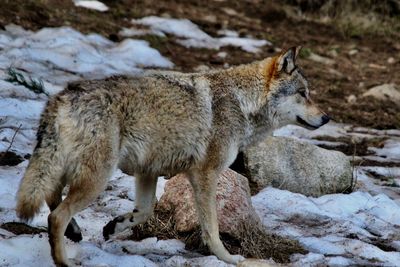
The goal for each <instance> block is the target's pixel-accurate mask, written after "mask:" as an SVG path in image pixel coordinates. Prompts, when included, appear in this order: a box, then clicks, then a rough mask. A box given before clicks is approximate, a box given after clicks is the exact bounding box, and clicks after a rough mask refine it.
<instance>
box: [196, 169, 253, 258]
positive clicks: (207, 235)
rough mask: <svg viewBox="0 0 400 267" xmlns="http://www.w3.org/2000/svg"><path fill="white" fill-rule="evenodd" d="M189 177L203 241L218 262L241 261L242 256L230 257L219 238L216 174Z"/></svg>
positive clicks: (208, 172)
mask: <svg viewBox="0 0 400 267" xmlns="http://www.w3.org/2000/svg"><path fill="white" fill-rule="evenodd" d="M189 177H190V183H191V185H192V187H193V191H194V197H195V203H196V208H197V214H198V216H199V221H200V225H201V230H202V237H203V241H204V242H205V243H206V244H207V245H208V247H209V249H210V250H211V252H212V253H214V254H215V256H217V257H218V258H219V259H220V260H223V261H225V262H228V263H233V264H237V263H238V262H240V261H243V260H244V259H245V258H244V257H243V256H241V255H231V254H230V253H229V252H228V251H227V250H226V248H225V247H224V245H223V244H222V241H221V239H220V238H219V230H218V220H217V206H216V192H217V181H218V173H217V172H215V171H205V172H198V173H196V172H194V173H191V174H189Z"/></svg>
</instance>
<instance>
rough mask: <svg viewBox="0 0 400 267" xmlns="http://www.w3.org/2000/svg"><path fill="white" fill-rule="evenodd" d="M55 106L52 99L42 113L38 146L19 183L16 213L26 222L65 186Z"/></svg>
mask: <svg viewBox="0 0 400 267" xmlns="http://www.w3.org/2000/svg"><path fill="white" fill-rule="evenodd" d="M54 105H55V103H54V102H53V103H50V102H49V104H48V106H47V108H46V110H45V111H44V112H43V114H42V117H41V120H40V126H39V130H38V133H37V145H36V148H35V150H34V152H33V155H32V157H31V159H30V162H29V165H28V168H27V169H26V171H25V174H24V177H23V178H22V181H21V184H20V186H19V190H18V194H17V206H16V212H17V216H18V217H19V218H21V219H22V220H25V221H26V220H30V219H32V218H33V217H34V216H35V215H36V214H37V213H38V212H39V210H40V207H41V205H42V204H43V201H44V200H47V199H52V197H53V196H54V194H55V193H56V192H57V190H58V191H59V190H60V187H61V186H63V185H62V179H61V177H62V175H63V169H64V167H63V164H62V160H61V157H60V153H61V151H60V149H59V147H58V146H59V145H58V136H59V135H58V129H56V126H55V119H56V116H57V110H56V109H54ZM61 188H62V187H61Z"/></svg>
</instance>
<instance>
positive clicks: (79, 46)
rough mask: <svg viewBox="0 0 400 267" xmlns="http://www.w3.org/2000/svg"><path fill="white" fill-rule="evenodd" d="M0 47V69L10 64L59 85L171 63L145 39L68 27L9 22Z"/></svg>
mask: <svg viewBox="0 0 400 267" xmlns="http://www.w3.org/2000/svg"><path fill="white" fill-rule="evenodd" d="M3 39H4V40H5V41H4V42H1V40H3ZM0 48H1V49H2V50H1V53H0V71H1V70H2V71H5V70H6V69H7V68H9V67H10V65H11V67H13V68H15V69H18V70H21V71H23V72H25V73H28V74H30V75H32V76H33V77H34V78H41V79H42V80H44V81H46V82H50V83H51V84H56V85H62V86H65V84H66V83H67V82H70V81H74V80H79V79H82V78H87V79H89V78H90V79H95V78H104V77H106V76H111V75H114V74H134V73H138V72H140V71H141V68H143V67H161V68H170V67H172V66H173V64H172V62H171V61H170V60H168V59H167V58H165V57H163V56H162V55H161V54H160V53H159V52H158V51H157V50H155V49H153V48H151V47H150V46H149V44H148V42H146V41H143V40H133V39H125V40H123V41H122V42H120V43H114V42H112V41H110V40H108V39H106V38H104V37H102V36H101V35H98V34H88V35H84V34H82V33H80V32H78V31H76V30H74V29H72V28H70V27H60V28H43V29H41V30H39V31H37V32H30V31H25V30H23V29H22V28H21V27H19V26H15V25H9V26H6V30H5V31H0Z"/></svg>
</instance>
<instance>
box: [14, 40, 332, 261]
mask: <svg viewBox="0 0 400 267" xmlns="http://www.w3.org/2000/svg"><path fill="white" fill-rule="evenodd" d="M299 51H300V47H293V48H290V49H287V50H285V51H283V52H282V53H280V54H278V55H276V56H273V57H268V58H265V59H264V60H261V61H256V62H253V63H250V64H246V65H240V66H236V67H232V68H229V69H223V70H214V71H210V72H205V73H186V74H184V73H179V72H168V71H163V72H161V71H160V72H157V71H155V72H151V73H149V74H146V75H142V76H138V77H125V76H115V77H110V78H107V79H103V80H91V81H82V82H77V83H73V84H70V85H69V86H68V87H67V88H66V89H65V90H64V91H62V92H60V93H59V94H57V95H55V96H53V97H51V98H50V99H49V101H48V103H47V106H46V108H45V110H44V112H43V113H42V115H41V120H40V124H39V128H38V132H37V145H36V148H35V149H34V152H33V154H32V157H31V159H30V162H29V165H28V167H27V169H26V172H25V174H24V177H23V179H22V181H21V184H20V187H19V191H18V194H17V206H16V212H17V215H18V216H19V217H20V218H21V219H23V220H29V219H31V218H33V217H34V216H35V214H37V212H38V211H39V209H40V207H41V205H42V203H43V202H46V203H47V205H48V206H49V208H50V210H51V213H50V215H49V216H48V234H49V243H50V246H51V254H52V257H53V260H54V262H55V264H56V265H57V266H69V265H71V261H70V260H69V259H68V258H67V255H66V251H65V248H64V241H63V239H64V234H65V235H66V236H67V237H69V238H70V239H72V240H75V241H80V240H81V239H82V235H81V233H80V229H79V226H78V225H77V223H76V221H75V220H74V219H73V216H74V214H76V213H77V212H79V211H81V210H82V209H84V208H86V207H87V206H88V205H89V204H90V203H91V202H93V201H94V200H95V199H96V198H97V196H98V195H99V194H100V193H101V192H102V191H103V190H104V189H105V187H106V184H107V180H108V178H109V177H110V176H111V174H112V173H113V171H114V170H115V169H116V168H120V169H121V170H122V171H123V172H124V173H126V174H129V175H132V176H135V177H136V179H135V183H136V185H135V188H136V196H137V197H136V200H135V205H136V207H135V208H134V209H133V210H132V212H130V213H127V214H124V215H121V216H118V217H116V218H115V219H113V220H112V221H110V222H109V223H108V224H107V225H106V226H105V227H104V228H103V235H104V238H105V239H108V238H110V237H113V236H116V235H118V234H119V233H122V232H124V231H127V229H130V228H131V227H132V226H134V225H137V224H140V223H143V222H145V221H146V220H147V219H148V218H149V217H150V216H151V215H152V213H153V209H154V206H155V203H156V197H155V191H156V184H157V177H159V176H173V175H176V174H178V173H185V174H186V175H187V176H188V177H189V180H190V183H191V186H192V187H193V190H194V197H195V203H196V208H197V212H198V216H199V220H200V225H201V229H202V237H203V240H204V242H205V243H206V244H207V245H208V247H209V248H210V250H211V252H212V253H214V254H215V255H216V256H217V257H218V258H219V259H221V260H223V261H225V262H228V263H233V264H236V263H238V262H240V261H242V260H244V257H242V256H241V255H231V254H230V253H229V252H228V251H227V250H226V248H225V247H224V245H223V244H222V242H221V240H220V238H219V231H218V221H217V213H216V185H217V177H218V175H219V174H220V173H221V172H222V171H224V170H225V169H227V168H228V167H229V166H230V165H231V164H232V163H233V161H234V160H235V158H236V156H237V154H238V152H239V151H242V150H244V149H245V148H246V147H247V146H249V145H252V144H254V143H256V142H258V141H260V140H262V139H263V138H265V137H266V135H268V134H269V133H271V131H272V130H273V129H276V128H278V127H281V126H284V125H287V124H298V125H301V126H304V127H306V128H311V129H315V128H318V127H320V126H322V125H324V124H325V123H327V122H328V121H329V116H328V115H326V114H325V113H324V112H322V111H321V110H320V109H319V108H318V107H317V106H316V105H315V104H314V103H313V102H312V101H311V99H310V93H309V86H308V82H307V79H306V77H305V76H304V74H303V72H302V71H301V69H300V68H299V67H298V66H297V64H296V58H297V57H298V54H299ZM66 185H69V191H68V193H67V196H66V198H65V199H64V200H63V199H62V197H61V196H62V190H63V188H64V187H65V186H66Z"/></svg>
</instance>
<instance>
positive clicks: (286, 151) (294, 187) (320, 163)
mask: <svg viewBox="0 0 400 267" xmlns="http://www.w3.org/2000/svg"><path fill="white" fill-rule="evenodd" d="M244 165H245V169H246V172H247V175H248V178H249V179H250V180H251V181H252V182H254V183H255V184H256V185H257V187H258V188H264V187H266V186H273V187H276V188H280V189H285V190H289V191H291V192H296V193H301V194H304V195H306V196H321V195H324V194H330V193H340V192H344V191H346V190H348V189H350V188H351V187H352V181H353V179H352V175H353V171H352V166H351V164H350V161H349V159H348V158H347V156H346V155H344V154H343V153H341V152H338V151H331V150H326V149H323V148H320V147H318V146H315V145H312V144H309V143H306V142H304V141H299V140H296V139H292V138H287V137H268V138H267V139H266V140H265V141H264V142H262V143H260V144H258V145H257V146H254V147H251V148H249V149H248V150H247V151H245V153H244Z"/></svg>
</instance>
